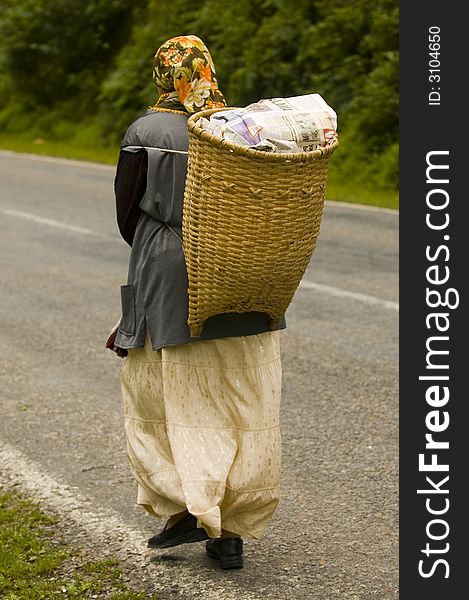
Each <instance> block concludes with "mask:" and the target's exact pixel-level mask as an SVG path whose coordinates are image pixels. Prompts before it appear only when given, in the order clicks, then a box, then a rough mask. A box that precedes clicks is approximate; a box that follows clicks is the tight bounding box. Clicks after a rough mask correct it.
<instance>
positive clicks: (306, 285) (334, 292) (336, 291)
mask: <svg viewBox="0 0 469 600" xmlns="http://www.w3.org/2000/svg"><path fill="white" fill-rule="evenodd" d="M0 212H2V213H4V214H6V215H9V216H11V217H19V218H21V219H26V220H28V221H33V222H35V223H40V224H41V225H49V226H51V227H56V228H58V229H63V230H65V231H70V232H72V233H78V234H82V235H93V236H95V237H98V238H102V239H110V240H113V241H116V242H119V243H120V242H121V241H122V240H121V239H120V238H118V237H117V236H106V235H105V234H103V233H99V232H97V231H93V230H92V229H85V228H84V227H77V226H76V225H70V224H69V223H63V222H61V221H55V220H54V219H46V218H44V217H39V216H37V215H33V214H31V213H27V212H22V211H19V210H12V209H9V208H0ZM299 287H300V289H303V290H314V291H317V292H323V293H326V294H329V295H331V296H338V297H343V298H348V299H350V300H353V301H356V302H363V303H365V304H369V305H374V306H379V307H381V308H385V309H388V310H395V311H398V310H399V304H398V303H397V302H391V301H389V300H383V299H381V298H376V297H375V296H369V295H367V294H360V293H357V292H349V291H347V290H342V289H340V288H336V287H332V286H329V285H323V284H321V283H313V282H312V281H307V280H303V281H301V283H300V285H299Z"/></svg>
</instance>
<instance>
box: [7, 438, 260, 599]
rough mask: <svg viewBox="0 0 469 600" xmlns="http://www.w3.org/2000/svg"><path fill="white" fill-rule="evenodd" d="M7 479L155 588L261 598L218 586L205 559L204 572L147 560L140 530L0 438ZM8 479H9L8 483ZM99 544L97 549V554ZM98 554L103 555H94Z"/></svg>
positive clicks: (210, 596) (195, 594) (185, 593)
mask: <svg viewBox="0 0 469 600" xmlns="http://www.w3.org/2000/svg"><path fill="white" fill-rule="evenodd" d="M2 479H3V481H4V482H5V481H6V480H10V486H12V485H13V486H14V489H15V490H17V491H22V492H23V493H25V494H27V495H28V496H32V497H33V498H35V499H37V500H40V501H41V502H42V503H43V504H44V506H46V507H48V508H49V509H51V510H52V511H54V512H55V513H58V514H59V515H60V517H61V519H62V520H63V521H64V523H66V524H68V525H72V526H73V525H77V526H78V527H79V528H80V529H81V530H84V531H86V533H87V534H88V535H89V536H90V539H91V540H94V542H95V545H96V548H101V549H106V550H105V552H107V553H108V554H113V555H115V556H117V557H118V558H120V559H121V560H123V561H124V562H125V563H130V564H131V565H132V566H135V568H137V569H139V570H140V572H141V576H142V578H143V579H146V578H147V576H150V577H151V579H152V581H155V582H157V587H158V589H157V591H158V592H162V593H164V592H168V591H170V590H171V588H173V589H174V586H177V588H178V591H179V592H180V595H179V597H180V598H187V599H192V598H194V599H195V598H201V597H202V598H207V600H219V598H224V600H260V597H259V596H257V595H255V594H252V593H247V592H243V591H242V589H241V586H242V582H241V583H240V586H239V587H238V586H236V584H234V585H233V582H232V581H231V582H230V586H229V587H231V590H229V589H228V586H226V583H225V584H224V585H223V586H222V587H221V588H220V587H219V585H218V584H217V582H216V581H214V579H213V576H211V569H212V568H213V567H210V566H209V565H207V575H206V577H204V574H203V571H201V569H200V568H196V567H191V566H190V564H188V565H186V564H184V563H183V562H182V561H177V564H176V565H175V566H174V565H173V566H171V565H170V564H168V563H166V565H165V564H162V563H158V562H157V561H155V560H154V559H153V560H150V559H152V558H153V557H154V556H156V552H155V551H149V550H148V549H147V547H146V544H145V542H144V539H145V536H144V534H143V533H142V532H140V531H137V530H135V529H133V528H131V527H129V526H128V525H126V524H125V523H124V522H123V521H122V520H121V519H120V518H119V515H118V513H117V512H115V511H113V510H111V509H105V508H103V507H100V506H99V505H97V504H96V503H95V502H94V501H93V500H92V499H90V498H84V497H83V496H82V495H81V494H80V492H79V491H78V489H77V488H74V487H72V486H67V485H63V484H61V483H60V482H58V481H56V480H55V479H53V478H52V477H51V476H50V475H49V474H47V473H46V472H44V471H43V470H42V469H41V468H40V467H39V466H38V465H37V464H35V463H34V462H33V461H31V460H30V459H29V458H27V457H26V456H25V454H23V452H21V451H20V450H17V449H16V448H14V447H13V446H11V445H10V444H7V443H2V442H0V481H1V480H2ZM7 485H8V484H7ZM201 551H202V548H201ZM98 553H101V554H102V550H98V551H97V554H98ZM97 558H102V556H98V557H97Z"/></svg>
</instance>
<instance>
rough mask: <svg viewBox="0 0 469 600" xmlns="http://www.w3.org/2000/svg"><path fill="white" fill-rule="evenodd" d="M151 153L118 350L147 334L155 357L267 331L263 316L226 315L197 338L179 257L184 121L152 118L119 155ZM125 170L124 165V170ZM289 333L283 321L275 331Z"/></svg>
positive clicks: (138, 343) (130, 133) (138, 125)
mask: <svg viewBox="0 0 469 600" xmlns="http://www.w3.org/2000/svg"><path fill="white" fill-rule="evenodd" d="M142 147H143V148H145V149H146V152H147V156H148V159H147V161H148V162H147V165H148V166H147V179H146V183H147V185H146V189H145V192H144V194H143V197H142V199H141V201H140V209H141V214H140V217H139V218H138V223H137V227H136V230H135V234H134V237H133V241H132V251H131V255H130V264H129V272H128V279H127V285H123V286H121V300H122V320H121V323H120V326H119V329H118V332H117V336H116V341H115V344H116V345H117V346H120V347H121V348H141V347H143V345H144V342H145V328H146V329H147V330H148V333H149V336H150V339H151V342H152V346H153V349H154V350H158V349H160V348H162V347H165V346H174V345H177V344H186V343H188V342H195V341H198V340H207V339H214V338H221V337H233V336H242V335H253V334H258V333H263V332H265V331H269V330H270V329H269V318H268V316H267V315H265V314H264V313H259V312H250V313H243V314H238V313H227V314H222V315H216V316H214V317H211V318H210V319H208V320H207V321H206V323H205V325H204V327H203V331H202V335H201V337H200V338H191V336H190V331H189V327H188V325H187V317H188V296H187V287H188V281H187V270H186V265H185V261H184V254H183V250H182V241H181V238H182V208H183V197H184V184H185V177H186V170H187V149H188V132H187V117H185V116H184V115H178V114H174V113H172V114H171V113H165V112H154V111H149V112H147V113H146V114H145V115H144V116H142V117H140V118H139V119H137V120H136V121H135V122H134V123H132V125H131V126H130V127H129V129H128V130H127V132H126V134H125V136H124V140H123V142H122V146H121V149H122V150H124V151H125V152H129V153H131V152H138V151H141V148H142ZM119 169H125V162H124V161H122V162H120V163H119ZM283 328H285V320H282V321H281V323H280V325H279V326H278V329H283Z"/></svg>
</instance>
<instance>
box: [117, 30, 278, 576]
mask: <svg viewBox="0 0 469 600" xmlns="http://www.w3.org/2000/svg"><path fill="white" fill-rule="evenodd" d="M153 77H154V80H155V83H156V85H157V88H158V92H159V98H158V100H157V102H156V104H155V105H154V106H152V107H150V109H149V110H148V111H147V112H146V114H145V115H144V116H142V117H140V118H139V119H137V120H136V121H135V122H134V123H133V124H132V125H131V126H130V127H129V129H128V131H127V133H126V134H125V137H124V140H123V143H122V147H121V152H120V157H119V163H118V167H117V174H116V180H115V192H116V203H117V220H118V224H119V229H120V231H121V234H122V236H123V237H124V239H125V240H126V241H127V242H128V243H129V244H130V245H131V246H132V252H131V256H130V265H129V274H128V283H127V285H124V286H122V288H121V296H122V319H121V321H120V324H119V326H118V328H117V332H116V333H115V339H114V337H113V338H111V339H110V342H109V345H110V347H111V348H114V349H115V350H116V351H118V353H119V354H120V355H122V356H123V355H125V354H126V353H128V354H127V358H126V359H125V362H124V365H123V369H122V392H123V398H124V405H125V431H126V437H127V451H128V456H129V460H130V467H131V470H132V473H133V475H134V477H135V479H136V480H137V483H138V503H139V504H141V505H142V506H143V507H145V509H146V510H147V511H149V512H150V513H151V514H152V515H154V516H156V517H169V520H168V521H167V523H166V526H165V528H164V529H163V531H161V532H160V533H159V534H157V535H155V536H153V537H152V538H150V539H149V541H148V545H149V546H150V547H155V548H166V547H170V546H176V545H179V544H183V543H190V542H196V541H201V540H207V543H206V550H207V554H208V555H209V556H210V557H212V558H215V559H218V560H219V564H220V566H221V568H224V569H229V568H239V567H242V565H243V559H242V551H243V541H242V538H243V537H246V538H253V539H258V538H259V537H260V536H261V535H262V532H263V531H264V529H265V527H266V525H267V523H268V521H269V519H270V517H271V516H272V514H273V512H274V510H275V508H276V506H277V503H278V484H279V473H280V451H281V439H280V430H279V402H280V391H281V363H280V346H279V332H278V331H270V330H269V319H268V317H267V315H265V314H263V313H255V312H252V313H245V314H234V313H231V314H223V315H217V316H215V317H212V318H211V319H209V320H208V321H207V322H206V324H205V325H204V328H203V332H202V335H201V337H200V338H197V339H194V338H191V336H190V332H189V328H188V325H187V316H188V297H187V285H188V283H187V272H186V267H185V263H184V255H183V250H182V240H181V236H182V206H183V195H184V183H185V174H186V168H187V149H188V132H187V117H188V116H189V115H190V114H192V113H194V112H197V111H200V110H205V109H207V108H213V107H215V108H216V107H220V108H221V107H224V106H226V103H225V100H224V97H223V95H222V93H221V92H220V90H219V89H218V84H217V79H216V76H215V68H214V65H213V61H212V58H211V56H210V54H209V52H208V50H207V48H206V46H205V45H204V43H203V42H202V41H201V40H200V39H199V38H197V37H196V36H193V35H189V36H180V37H176V38H172V39H171V40H168V41H167V42H165V43H164V44H163V45H162V46H161V47H160V48H159V50H158V51H157V53H156V55H155V58H154V69H153ZM284 327H285V323H284V322H282V323H281V324H280V325H279V327H278V328H279V329H281V328H284Z"/></svg>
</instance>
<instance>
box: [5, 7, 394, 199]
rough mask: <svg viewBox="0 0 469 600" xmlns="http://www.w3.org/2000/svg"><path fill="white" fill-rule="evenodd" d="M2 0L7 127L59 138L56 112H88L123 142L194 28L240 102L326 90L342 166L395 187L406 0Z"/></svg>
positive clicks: (104, 138) (64, 117) (67, 115)
mask: <svg viewBox="0 0 469 600" xmlns="http://www.w3.org/2000/svg"><path fill="white" fill-rule="evenodd" d="M4 4H5V5H6V7H5V9H4V11H3V13H2V14H0V67H1V68H0V73H2V74H1V75H0V106H1V105H2V100H3V104H4V106H6V107H7V108H6V109H4V110H3V111H2V109H1V108H0V130H2V129H3V130H4V131H25V130H28V129H32V134H33V135H35V136H43V135H51V136H55V137H57V136H59V135H60V131H57V125H56V124H55V122H56V121H60V122H62V123H64V122H67V121H68V122H69V123H76V122H77V120H78V121H83V120H86V122H87V127H88V130H89V131H91V130H92V129H93V130H95V131H97V132H99V133H98V137H99V139H100V141H101V143H102V144H106V143H107V144H112V145H118V143H119V140H120V139H121V137H122V135H123V133H124V132H125V129H126V128H127V126H128V125H129V124H130V122H131V121H132V120H133V119H134V118H135V117H136V116H137V115H138V114H141V113H142V112H143V111H144V110H145V108H146V107H147V106H148V105H149V104H152V103H153V102H154V100H155V96H156V89H155V86H154V84H153V82H152V79H151V69H152V57H153V54H154V52H155V50H156V49H157V48H158V47H159V46H160V44H161V43H162V42H164V41H165V40H166V39H168V38H170V37H173V36H175V35H181V34H189V33H193V34H195V35H198V36H200V37H201V38H202V39H203V40H204V41H205V42H206V43H207V45H208V47H209V48H210V51H211V53H212V55H213V58H214V61H215V64H216V67H217V74H218V79H219V84H220V88H221V90H222V91H223V92H224V94H225V96H226V98H227V100H228V103H229V104H230V105H231V106H243V105H246V104H248V103H250V102H254V101H256V100H258V99H259V98H268V97H275V96H293V95H297V94H306V93H311V92H318V93H320V94H321V95H322V96H323V97H324V98H325V99H326V101H327V102H328V103H329V104H330V105H331V106H332V107H333V108H334V109H335V110H336V111H337V113H338V117H339V133H340V139H341V147H340V150H339V151H338V152H337V153H336V155H335V156H334V160H333V161H331V168H332V169H334V170H335V174H336V176H337V177H338V178H342V179H343V180H344V181H346V180H347V181H355V182H357V184H360V185H364V184H366V185H368V186H371V187H372V186H376V187H380V188H388V189H394V190H396V188H397V181H398V160H397V157H398V146H397V139H398V3H397V0H355V1H354V2H351V1H350V0H237V1H236V2H226V1H225V0H171V1H170V0H136V1H134V2H126V1H125V0H110V1H104V0H81V1H80V0H54V1H52V2H51V1H50V0H16V1H13V0H8V1H7V2H4ZM46 107H47V110H46ZM71 115H73V117H72V116H71ZM28 117H30V118H29V122H28ZM61 128H62V132H63V131H65V129H66V126H65V125H62V126H61ZM59 129H60V127H59Z"/></svg>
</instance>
